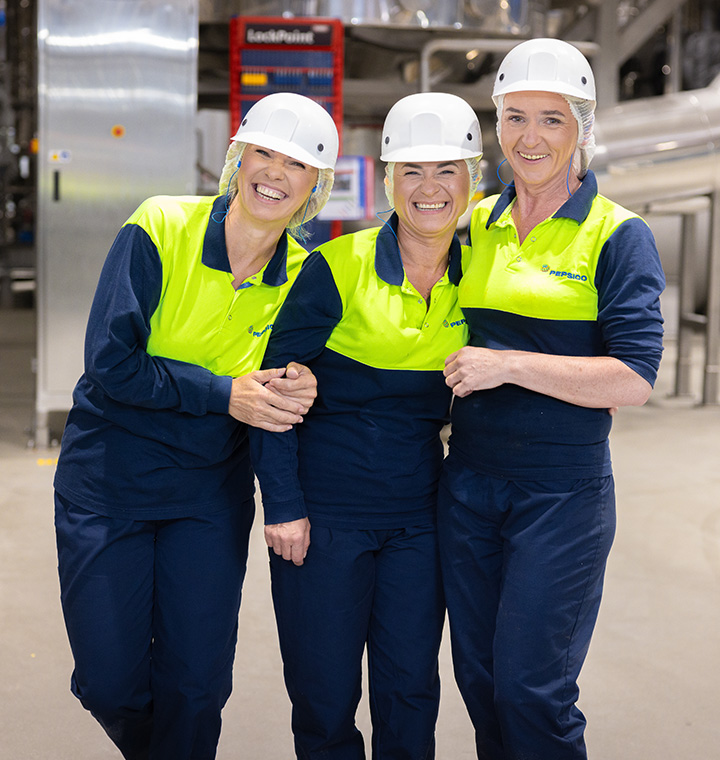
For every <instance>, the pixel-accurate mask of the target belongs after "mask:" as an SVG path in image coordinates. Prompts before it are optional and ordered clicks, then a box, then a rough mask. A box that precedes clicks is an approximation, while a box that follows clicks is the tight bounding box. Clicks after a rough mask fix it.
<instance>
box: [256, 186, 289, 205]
mask: <svg viewBox="0 0 720 760" xmlns="http://www.w3.org/2000/svg"><path fill="white" fill-rule="evenodd" d="M253 189H254V190H255V193H256V194H257V195H259V196H260V197H261V198H263V199H264V200H268V201H281V200H283V199H285V198H287V195H286V194H285V193H282V192H280V190H275V189H274V188H272V187H268V186H267V185H260V184H257V185H253Z"/></svg>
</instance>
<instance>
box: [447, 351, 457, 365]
mask: <svg viewBox="0 0 720 760" xmlns="http://www.w3.org/2000/svg"><path fill="white" fill-rule="evenodd" d="M459 353H460V351H453V353H451V354H450V356H448V357H447V359H445V366H446V367H447V366H448V364H452V363H453V362H454V361H455V359H457V355H458V354H459Z"/></svg>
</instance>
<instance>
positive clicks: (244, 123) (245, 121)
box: [241, 119, 247, 127]
mask: <svg viewBox="0 0 720 760" xmlns="http://www.w3.org/2000/svg"><path fill="white" fill-rule="evenodd" d="M246 124H247V119H243V120H242V125H241V126H243V127H244V126H245V125H246Z"/></svg>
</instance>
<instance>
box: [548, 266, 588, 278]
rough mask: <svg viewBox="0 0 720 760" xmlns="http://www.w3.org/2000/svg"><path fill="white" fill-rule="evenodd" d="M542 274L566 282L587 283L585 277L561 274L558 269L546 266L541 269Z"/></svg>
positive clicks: (569, 273) (582, 275)
mask: <svg viewBox="0 0 720 760" xmlns="http://www.w3.org/2000/svg"><path fill="white" fill-rule="evenodd" d="M542 271H543V272H549V273H550V276H551V277H553V276H554V277H565V278H566V279H568V280H580V281H581V282H587V275H585V274H576V273H575V272H561V271H560V270H559V269H558V270H555V269H550V267H549V266H548V265H547V264H544V265H543V267H542Z"/></svg>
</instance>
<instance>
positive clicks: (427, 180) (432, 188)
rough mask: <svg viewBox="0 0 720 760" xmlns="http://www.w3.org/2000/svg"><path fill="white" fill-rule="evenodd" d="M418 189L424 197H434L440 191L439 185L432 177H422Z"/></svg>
mask: <svg viewBox="0 0 720 760" xmlns="http://www.w3.org/2000/svg"><path fill="white" fill-rule="evenodd" d="M420 188H421V189H422V191H423V193H424V194H425V195H435V193H437V192H438V190H440V184H439V183H438V181H437V180H436V179H435V177H433V176H431V175H430V176H425V177H423V181H422V182H421V183H420Z"/></svg>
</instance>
